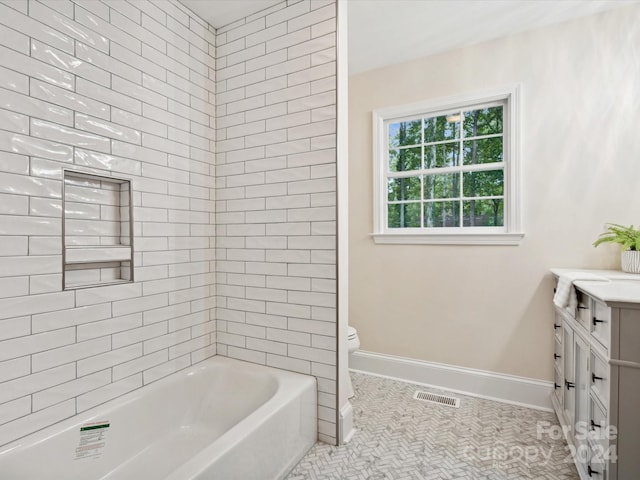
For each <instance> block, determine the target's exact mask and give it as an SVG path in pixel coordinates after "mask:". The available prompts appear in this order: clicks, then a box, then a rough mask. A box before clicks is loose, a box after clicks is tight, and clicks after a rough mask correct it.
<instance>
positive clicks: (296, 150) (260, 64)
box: [216, 0, 336, 443]
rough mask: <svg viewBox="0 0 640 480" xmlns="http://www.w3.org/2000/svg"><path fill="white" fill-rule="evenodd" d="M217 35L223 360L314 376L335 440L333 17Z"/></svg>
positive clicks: (303, 8)
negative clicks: (228, 358)
mask: <svg viewBox="0 0 640 480" xmlns="http://www.w3.org/2000/svg"><path fill="white" fill-rule="evenodd" d="M289 4H290V6H289V7H287V8H282V7H283V5H282V4H280V5H277V6H276V7H275V8H271V9H268V10H265V11H262V12H259V13H258V14H256V15H254V16H250V17H247V18H245V19H244V20H242V21H240V22H237V23H234V24H232V25H229V26H228V27H227V28H222V29H220V30H219V31H218V32H217V35H216V45H217V54H218V55H217V59H216V62H217V70H216V75H217V83H216V123H217V130H216V139H217V142H216V260H217V265H216V288H217V297H216V298H217V310H216V311H217V313H216V317H217V320H218V353H219V354H221V355H227V356H229V357H234V358H238V359H241V360H248V361H250V362H256V363H262V364H265V365H269V366H272V367H276V368H284V369H286V370H293V371H296V372H301V373H306V374H312V375H315V376H316V378H317V380H318V405H319V406H318V431H319V437H320V439H322V440H325V441H327V442H329V443H335V435H336V433H335V431H336V425H335V422H336V411H335V405H336V387H335V383H336V382H335V380H336V33H335V30H336V28H335V27H336V18H335V15H336V13H335V10H336V8H335V7H336V5H335V2H334V1H333V0H331V1H313V2H308V1H301V2H297V3H296V2H289Z"/></svg>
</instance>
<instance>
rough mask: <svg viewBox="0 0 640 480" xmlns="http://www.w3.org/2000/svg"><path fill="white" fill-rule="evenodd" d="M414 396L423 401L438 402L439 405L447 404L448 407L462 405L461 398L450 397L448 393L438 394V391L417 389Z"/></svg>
mask: <svg viewBox="0 0 640 480" xmlns="http://www.w3.org/2000/svg"><path fill="white" fill-rule="evenodd" d="M413 398H415V399H416V400H420V401H422V402H429V403H437V404H438V405H445V406H447V407H453V408H459V407H460V399H459V398H456V397H448V396H447V395H438V394H437V393H431V392H423V391H422V390H416V393H414V394H413Z"/></svg>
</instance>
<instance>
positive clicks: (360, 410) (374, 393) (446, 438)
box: [287, 373, 579, 480]
mask: <svg viewBox="0 0 640 480" xmlns="http://www.w3.org/2000/svg"><path fill="white" fill-rule="evenodd" d="M351 378H352V381H353V387H354V390H355V392H356V397H355V399H353V408H354V422H355V427H356V433H355V435H354V437H353V439H352V440H351V442H350V443H348V444H347V445H343V446H340V447H335V446H331V445H327V444H324V443H318V444H316V445H315V446H314V447H313V448H312V449H311V450H310V451H309V453H308V454H307V455H306V456H305V457H304V458H303V459H302V460H301V461H300V463H299V464H298V465H297V466H296V467H295V468H294V470H293V471H292V472H291V474H290V475H289V477H288V479H287V480H383V479H384V480H444V479H446V480H450V479H469V480H515V479H533V480H575V479H578V478H579V477H578V473H577V472H576V469H575V467H574V465H573V463H572V461H571V457H570V454H569V450H568V448H567V446H566V444H565V442H564V440H562V439H559V438H557V435H554V433H557V431H556V432H554V431H552V430H549V426H550V425H557V420H556V418H555V415H553V414H552V413H546V412H540V411H537V410H531V409H528V408H524V407H517V406H513V405H507V404H503V403H498V402H493V401H490V400H483V399H479V398H472V397H465V396H460V395H456V396H460V397H461V399H462V401H461V404H460V408H459V409H456V408H451V407H446V406H441V405H435V404H432V403H424V402H420V401H418V400H414V399H413V393H414V391H415V390H416V389H418V388H420V387H417V386H415V385H411V384H408V383H404V382H399V381H394V380H388V379H384V378H378V377H373V376H370V375H363V374H358V373H352V374H351ZM420 389H421V390H428V391H434V392H438V391H437V390H433V389H426V388H420ZM439 393H445V394H446V393H447V392H439ZM545 422H546V423H545Z"/></svg>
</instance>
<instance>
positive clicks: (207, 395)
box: [0, 356, 317, 480]
mask: <svg viewBox="0 0 640 480" xmlns="http://www.w3.org/2000/svg"><path fill="white" fill-rule="evenodd" d="M316 415H317V413H316V384H315V379H314V378H313V377H309V376H305V375H299V374H295V373H290V372H285V371H281V370H276V369H272V368H268V367H263V366H260V365H254V364H250V363H246V362H241V361H238V360H232V359H229V358H224V357H219V356H218V357H213V358H211V359H208V360H206V361H204V362H202V363H199V364H197V365H195V366H193V367H191V368H190V369H188V370H183V371H181V372H178V373H175V374H173V375H171V376H169V377H167V378H164V379H162V380H160V381H158V382H155V383H153V384H151V385H148V386H146V387H144V388H142V389H140V390H136V391H134V392H131V393H129V394H127V395H125V396H123V397H120V398H118V399H115V400H112V401H110V402H107V403H105V404H103V405H100V406H98V407H96V408H93V409H91V410H88V411H86V412H84V413H81V414H80V415H78V416H75V417H72V418H70V419H68V420H65V421H63V422H60V423H58V424H56V425H53V426H51V427H48V428H46V429H44V430H41V431H39V432H37V433H35V434H33V435H30V436H28V437H24V438H22V439H20V440H18V441H16V442H13V443H11V444H8V445H5V446H4V447H2V448H0V478H1V479H2V480H94V479H95V480H98V479H104V480H107V479H108V480H115V479H118V480H160V479H164V480H205V479H206V480H213V479H215V480H233V479H238V480H251V479H255V480H271V479H279V478H282V477H284V476H285V475H286V474H287V473H288V472H289V471H290V470H291V469H292V468H293V467H294V466H295V464H296V463H297V462H298V461H299V460H300V458H302V456H303V455H304V454H305V452H306V451H307V450H308V449H309V448H310V447H311V446H312V445H313V444H314V443H315V441H316V436H317V430H316V428H317V427H316ZM107 425H108V426H107ZM91 427H94V428H91ZM81 429H83V430H82V431H81Z"/></svg>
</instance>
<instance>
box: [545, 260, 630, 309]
mask: <svg viewBox="0 0 640 480" xmlns="http://www.w3.org/2000/svg"><path fill="white" fill-rule="evenodd" d="M569 272H571V273H575V272H585V273H589V274H593V275H599V276H601V277H604V278H606V279H607V280H608V281H607V282H600V281H593V280H577V281H575V282H574V283H573V284H574V285H575V287H576V288H578V289H579V290H582V291H583V292H584V293H586V294H588V295H590V296H592V297H595V298H597V299H598V300H602V301H603V302H605V303H640V275H638V274H634V273H625V272H622V271H619V270H590V269H582V268H552V269H551V273H553V274H554V275H556V276H558V277H559V276H560V275H562V274H563V273H569Z"/></svg>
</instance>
